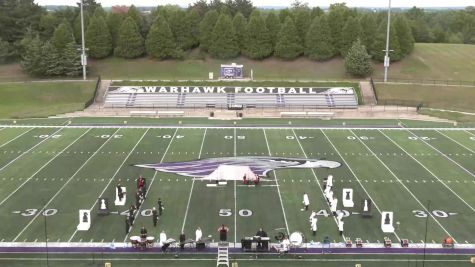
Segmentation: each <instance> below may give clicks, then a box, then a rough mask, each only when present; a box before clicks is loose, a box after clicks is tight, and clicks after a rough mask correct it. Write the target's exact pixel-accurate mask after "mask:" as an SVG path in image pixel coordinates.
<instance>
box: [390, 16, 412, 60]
mask: <svg viewBox="0 0 475 267" xmlns="http://www.w3.org/2000/svg"><path fill="white" fill-rule="evenodd" d="M394 30H395V31H396V35H397V38H398V41H399V46H400V47H401V56H402V57H404V56H406V55H409V54H410V53H411V52H412V50H413V49H414V37H413V36H412V32H411V27H410V26H409V23H408V22H407V19H406V18H405V17H403V16H397V17H396V19H395V20H394Z"/></svg>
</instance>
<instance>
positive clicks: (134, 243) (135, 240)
mask: <svg viewBox="0 0 475 267" xmlns="http://www.w3.org/2000/svg"><path fill="white" fill-rule="evenodd" d="M139 241H140V236H131V237H130V243H131V244H132V247H134V248H136V247H137V246H138V244H139Z"/></svg>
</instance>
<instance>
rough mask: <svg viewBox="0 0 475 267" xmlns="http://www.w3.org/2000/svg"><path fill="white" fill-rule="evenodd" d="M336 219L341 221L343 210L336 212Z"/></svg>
mask: <svg viewBox="0 0 475 267" xmlns="http://www.w3.org/2000/svg"><path fill="white" fill-rule="evenodd" d="M336 219H337V220H338V221H341V219H343V212H339V213H338V217H336Z"/></svg>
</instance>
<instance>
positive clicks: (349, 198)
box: [342, 188, 355, 208]
mask: <svg viewBox="0 0 475 267" xmlns="http://www.w3.org/2000/svg"><path fill="white" fill-rule="evenodd" d="M342 198H343V207H345V208H353V207H354V206H355V203H354V202H353V189H351V188H343V195H342Z"/></svg>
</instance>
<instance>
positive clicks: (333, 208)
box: [330, 198, 338, 212]
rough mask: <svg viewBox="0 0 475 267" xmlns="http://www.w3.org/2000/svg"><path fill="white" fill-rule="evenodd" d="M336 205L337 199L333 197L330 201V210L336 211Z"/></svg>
mask: <svg viewBox="0 0 475 267" xmlns="http://www.w3.org/2000/svg"><path fill="white" fill-rule="evenodd" d="M337 205H338V199H337V198H334V199H333V200H332V201H330V211H331V212H336V207H337Z"/></svg>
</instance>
